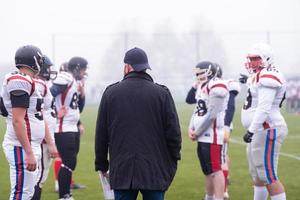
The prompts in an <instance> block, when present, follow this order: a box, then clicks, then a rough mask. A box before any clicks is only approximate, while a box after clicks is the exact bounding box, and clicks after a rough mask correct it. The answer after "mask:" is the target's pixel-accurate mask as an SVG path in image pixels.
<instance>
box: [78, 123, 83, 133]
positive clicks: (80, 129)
mask: <svg viewBox="0 0 300 200" xmlns="http://www.w3.org/2000/svg"><path fill="white" fill-rule="evenodd" d="M78 129H79V133H80V136H82V135H83V134H84V133H85V129H84V126H83V125H82V123H81V124H80V125H79V126H78Z"/></svg>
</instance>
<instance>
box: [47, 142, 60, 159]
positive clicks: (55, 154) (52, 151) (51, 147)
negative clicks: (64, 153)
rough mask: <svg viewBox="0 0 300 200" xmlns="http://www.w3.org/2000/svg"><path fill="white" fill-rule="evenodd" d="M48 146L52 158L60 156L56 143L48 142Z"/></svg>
mask: <svg viewBox="0 0 300 200" xmlns="http://www.w3.org/2000/svg"><path fill="white" fill-rule="evenodd" d="M47 148H48V151H49V154H50V157H51V158H56V157H58V151H57V148H56V145H55V143H52V144H48V145H47Z"/></svg>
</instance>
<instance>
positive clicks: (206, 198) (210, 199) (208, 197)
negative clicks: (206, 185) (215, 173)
mask: <svg viewBox="0 0 300 200" xmlns="http://www.w3.org/2000/svg"><path fill="white" fill-rule="evenodd" d="M205 200H214V196H208V195H207V194H206V195H205Z"/></svg>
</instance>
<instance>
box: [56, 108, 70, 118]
mask: <svg viewBox="0 0 300 200" xmlns="http://www.w3.org/2000/svg"><path fill="white" fill-rule="evenodd" d="M67 111H68V109H67V107H66V106H62V107H61V108H60V109H59V111H58V112H57V118H58V119H59V118H63V117H64V116H65V115H66V113H67Z"/></svg>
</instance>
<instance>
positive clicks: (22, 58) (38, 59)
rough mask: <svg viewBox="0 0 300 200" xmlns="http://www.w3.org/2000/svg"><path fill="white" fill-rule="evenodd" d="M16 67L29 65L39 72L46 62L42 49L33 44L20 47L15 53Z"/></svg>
mask: <svg viewBox="0 0 300 200" xmlns="http://www.w3.org/2000/svg"><path fill="white" fill-rule="evenodd" d="M15 63H16V67H17V68H20V67H28V68H30V69H31V70H32V71H34V72H35V73H38V72H39V71H40V69H41V66H42V65H43V63H44V56H43V54H42V52H41V50H40V49H39V48H38V47H36V46H33V45H26V46H22V47H20V48H19V49H18V50H17V51H16V54H15Z"/></svg>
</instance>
